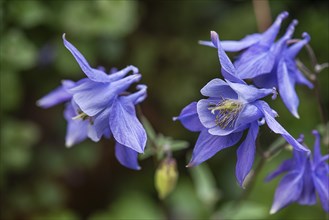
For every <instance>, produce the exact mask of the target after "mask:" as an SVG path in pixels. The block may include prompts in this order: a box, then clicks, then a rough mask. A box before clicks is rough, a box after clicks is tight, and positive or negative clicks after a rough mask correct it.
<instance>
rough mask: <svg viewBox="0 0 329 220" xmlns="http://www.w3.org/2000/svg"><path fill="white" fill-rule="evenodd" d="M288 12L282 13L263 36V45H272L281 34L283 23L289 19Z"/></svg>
mask: <svg viewBox="0 0 329 220" xmlns="http://www.w3.org/2000/svg"><path fill="white" fill-rule="evenodd" d="M288 15H289V14H288V12H286V11H284V12H281V13H280V14H279V15H278V16H277V17H276V19H275V21H274V23H273V24H272V25H271V27H269V28H268V29H267V30H266V31H265V32H264V33H263V34H262V39H261V41H260V43H261V44H263V45H269V44H272V43H273V42H274V40H275V38H276V36H277V35H278V33H279V30H280V27H281V23H282V21H283V20H284V19H286V18H287V17H288Z"/></svg>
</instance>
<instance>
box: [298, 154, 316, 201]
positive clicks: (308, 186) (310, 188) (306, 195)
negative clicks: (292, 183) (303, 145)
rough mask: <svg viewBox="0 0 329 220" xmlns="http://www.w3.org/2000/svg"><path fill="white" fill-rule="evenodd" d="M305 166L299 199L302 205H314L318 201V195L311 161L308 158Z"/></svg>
mask: <svg viewBox="0 0 329 220" xmlns="http://www.w3.org/2000/svg"><path fill="white" fill-rule="evenodd" d="M304 166H305V168H304V173H303V189H302V192H301V194H300V197H299V199H298V203H299V204H301V205H314V204H315V203H316V195H315V187H314V183H313V179H312V170H311V164H310V161H309V160H307V161H306V163H305V165H304Z"/></svg>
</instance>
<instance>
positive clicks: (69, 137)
mask: <svg viewBox="0 0 329 220" xmlns="http://www.w3.org/2000/svg"><path fill="white" fill-rule="evenodd" d="M76 114H77V113H76V111H75V109H74V107H73V105H72V103H68V104H67V105H66V107H65V110H64V117H65V119H66V121H67V130H66V137H65V145H66V147H71V146H73V145H75V144H78V143H80V142H81V141H83V140H85V139H86V138H87V131H88V124H89V122H88V121H84V120H81V119H77V120H74V119H72V118H73V117H74V116H76Z"/></svg>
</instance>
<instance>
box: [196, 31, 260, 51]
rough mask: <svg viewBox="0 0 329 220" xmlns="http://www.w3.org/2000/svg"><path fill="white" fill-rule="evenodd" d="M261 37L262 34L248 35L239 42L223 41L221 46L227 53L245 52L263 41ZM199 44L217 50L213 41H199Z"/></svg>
mask: <svg viewBox="0 0 329 220" xmlns="http://www.w3.org/2000/svg"><path fill="white" fill-rule="evenodd" d="M261 37H262V35H261V34H251V35H247V36H246V37H244V38H242V39H241V40H239V41H231V40H225V41H222V42H221V44H222V48H223V49H224V50H225V51H229V52H236V51H240V50H244V49H246V48H248V47H250V46H251V45H253V44H255V43H257V42H258V41H259V40H260V39H261ZM199 44H201V45H204V46H210V47H214V48H216V47H215V45H214V44H213V43H212V42H211V41H199Z"/></svg>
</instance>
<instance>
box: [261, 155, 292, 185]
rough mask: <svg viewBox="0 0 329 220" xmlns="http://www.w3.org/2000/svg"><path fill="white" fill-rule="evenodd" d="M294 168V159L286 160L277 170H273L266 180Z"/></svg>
mask: <svg viewBox="0 0 329 220" xmlns="http://www.w3.org/2000/svg"><path fill="white" fill-rule="evenodd" d="M293 168H294V161H293V160H292V159H288V160H285V161H283V162H282V163H281V165H280V166H279V167H278V168H277V169H276V170H274V171H273V172H271V173H270V174H269V175H267V176H266V178H265V181H266V182H268V181H271V180H272V179H274V178H275V177H277V176H278V175H280V174H282V173H284V172H288V171H290V170H292V169H293Z"/></svg>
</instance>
